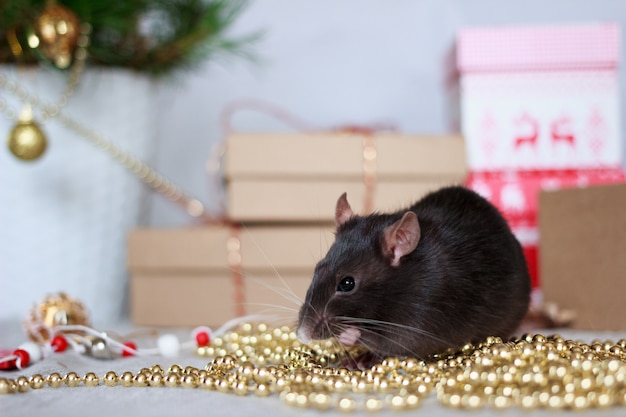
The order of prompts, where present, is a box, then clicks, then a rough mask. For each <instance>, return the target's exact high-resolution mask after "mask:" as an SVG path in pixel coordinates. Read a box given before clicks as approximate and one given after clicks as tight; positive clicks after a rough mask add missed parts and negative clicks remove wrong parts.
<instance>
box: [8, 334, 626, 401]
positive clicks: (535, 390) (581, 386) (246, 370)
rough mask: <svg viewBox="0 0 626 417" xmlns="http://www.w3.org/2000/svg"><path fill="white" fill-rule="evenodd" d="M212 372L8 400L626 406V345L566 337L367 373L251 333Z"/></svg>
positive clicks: (74, 379) (321, 347)
mask: <svg viewBox="0 0 626 417" xmlns="http://www.w3.org/2000/svg"><path fill="white" fill-rule="evenodd" d="M196 353H197V354H198V355H200V356H202V357H207V358H210V361H209V362H208V364H207V365H206V367H205V368H204V369H199V368H196V367H191V366H187V367H182V366H180V365H176V364H174V365H172V366H170V367H169V368H167V369H164V368H162V367H161V366H159V365H154V366H152V367H150V368H143V369H140V370H139V371H138V372H136V373H132V372H130V371H127V372H123V373H121V374H120V375H118V374H117V373H115V372H113V371H109V372H106V373H105V374H104V375H102V376H98V375H96V374H95V373H93V372H88V373H86V374H85V375H84V376H80V375H78V374H77V373H76V372H68V373H66V374H65V375H62V374H60V373H56V372H55V373H52V374H50V375H47V376H43V375H40V374H35V375H32V376H30V377H26V376H20V377H18V378H15V379H11V378H0V393H1V394H9V393H20V392H26V391H29V390H36V389H40V388H44V387H51V388H58V387H61V386H67V387H77V386H81V385H82V386H88V387H90V386H98V385H101V384H104V385H106V386H116V385H121V386H124V387H168V388H177V387H180V388H188V389H205V390H210V391H218V392H222V393H228V394H235V395H240V396H242V395H251V394H254V395H257V396H261V397H265V396H268V395H275V396H278V397H279V398H280V399H281V400H282V401H283V402H284V403H286V404H288V405H290V406H294V407H301V408H309V407H311V408H316V409H330V408H334V409H338V410H341V411H346V412H349V411H355V410H367V411H378V410H380V409H382V408H385V407H387V408H390V409H393V410H405V409H411V408H415V407H418V406H419V405H420V404H421V403H422V402H423V400H424V399H425V398H426V397H428V396H430V395H433V396H436V398H437V400H438V401H439V403H441V404H443V405H445V406H448V407H453V408H463V409H480V408H483V407H492V408H495V409H505V408H510V407H514V406H517V407H520V408H522V409H535V408H546V409H573V410H584V409H588V408H608V407H624V406H626V339H622V340H619V341H618V342H616V343H613V342H611V341H600V340H595V341H593V342H591V343H584V342H581V341H574V340H566V339H564V338H562V337H561V336H559V335H552V336H548V337H546V336H543V335H540V334H537V335H530V334H527V335H523V336H522V337H520V338H515V339H511V340H509V341H503V340H501V339H500V338H497V337H490V338H487V339H486V340H485V341H483V342H482V343H480V344H476V345H470V344H468V345H466V346H464V347H463V349H461V350H460V351H459V352H447V353H444V354H441V355H437V356H434V357H432V358H429V359H428V360H418V359H415V358H395V357H391V358H387V359H385V360H383V361H382V362H381V363H379V364H377V365H374V366H373V367H372V368H370V369H368V370H364V371H360V370H349V369H346V368H343V367H341V363H342V362H343V361H344V360H345V359H346V358H347V357H348V356H349V355H353V354H356V353H358V352H356V351H354V350H351V351H346V350H344V349H342V348H341V347H340V346H339V345H338V344H337V343H336V342H335V341H332V340H329V341H323V342H320V343H318V344H315V345H312V346H305V345H302V344H300V343H299V342H298V341H297V340H296V336H295V333H294V332H293V331H292V330H291V329H290V328H289V327H281V328H270V327H268V326H267V325H266V324H263V323H261V324H257V325H254V324H250V323H244V324H242V325H241V326H240V327H239V328H238V329H237V330H236V331H231V332H228V333H226V334H224V335H223V336H222V337H216V338H214V339H213V340H211V342H210V344H209V345H208V346H199V347H198V348H197V352H196Z"/></svg>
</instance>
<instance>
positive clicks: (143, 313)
mask: <svg viewBox="0 0 626 417" xmlns="http://www.w3.org/2000/svg"><path fill="white" fill-rule="evenodd" d="M332 232H333V231H332V230H331V229H330V228H327V227H323V226H293V227H291V226H282V227H280V226H277V227H245V226H241V227H240V226H214V227H202V228H188V229H137V230H134V231H132V232H131V233H130V235H129V245H128V246H129V254H128V266H129V271H130V275H131V277H130V289H131V291H130V294H131V296H130V308H131V311H130V313H131V319H132V321H133V323H134V324H137V325H148V326H197V325H210V326H219V325H221V324H224V323H225V322H226V321H228V320H230V319H232V318H235V317H239V316H244V315H250V314H263V315H264V316H267V317H270V318H271V319H274V318H278V319H282V320H286V322H287V323H291V322H295V320H296V317H297V316H296V311H297V309H298V308H299V306H300V304H301V302H302V300H303V299H304V295H305V293H306V289H307V288H308V286H309V283H310V280H311V278H312V275H313V269H314V267H315V264H316V262H317V261H318V260H320V259H321V258H322V257H323V256H324V255H325V253H326V251H327V250H328V248H329V247H330V245H331V244H332V242H333V240H334V235H333V233H332Z"/></svg>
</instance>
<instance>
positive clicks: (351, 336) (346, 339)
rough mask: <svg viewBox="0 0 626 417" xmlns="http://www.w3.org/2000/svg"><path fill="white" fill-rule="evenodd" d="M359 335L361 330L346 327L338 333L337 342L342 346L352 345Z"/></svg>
mask: <svg viewBox="0 0 626 417" xmlns="http://www.w3.org/2000/svg"><path fill="white" fill-rule="evenodd" d="M360 337H361V331H360V330H359V329H357V328H356V327H348V328H346V329H345V330H343V331H342V332H341V334H340V335H339V342H340V343H341V344H342V345H344V346H354V345H356V342H358V341H359V338H360Z"/></svg>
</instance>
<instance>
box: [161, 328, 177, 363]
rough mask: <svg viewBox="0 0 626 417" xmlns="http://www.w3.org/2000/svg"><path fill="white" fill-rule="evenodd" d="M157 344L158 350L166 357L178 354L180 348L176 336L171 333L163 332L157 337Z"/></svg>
mask: <svg viewBox="0 0 626 417" xmlns="http://www.w3.org/2000/svg"><path fill="white" fill-rule="evenodd" d="M157 346H158V347H159V352H161V355H163V356H165V357H166V358H171V357H174V356H177V355H178V351H179V350H180V343H179V342H178V338H177V337H176V336H175V335H173V334H164V335H162V336H159V338H158V339H157Z"/></svg>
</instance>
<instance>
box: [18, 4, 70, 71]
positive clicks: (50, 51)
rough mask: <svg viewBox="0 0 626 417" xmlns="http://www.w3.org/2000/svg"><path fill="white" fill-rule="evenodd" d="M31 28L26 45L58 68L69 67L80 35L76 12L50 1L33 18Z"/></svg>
mask: <svg viewBox="0 0 626 417" xmlns="http://www.w3.org/2000/svg"><path fill="white" fill-rule="evenodd" d="M32 29H33V30H32V31H31V33H30V34H29V36H28V45H29V46H30V47H31V48H32V49H35V50H37V51H38V52H40V53H41V55H43V56H44V57H45V58H46V59H48V60H50V61H51V62H53V63H54V65H56V66H57V67H58V68H61V69H65V68H67V67H69V66H70V64H71V63H72V55H73V54H74V50H75V49H76V44H77V42H78V37H79V35H80V21H79V19H78V17H77V16H76V14H75V13H74V12H73V11H72V10H70V9H68V8H67V7H65V6H61V5H60V4H56V2H51V4H48V5H47V6H46V7H45V8H44V9H43V11H42V12H41V14H39V16H38V17H37V18H36V19H35V21H34V22H33V28H32Z"/></svg>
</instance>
